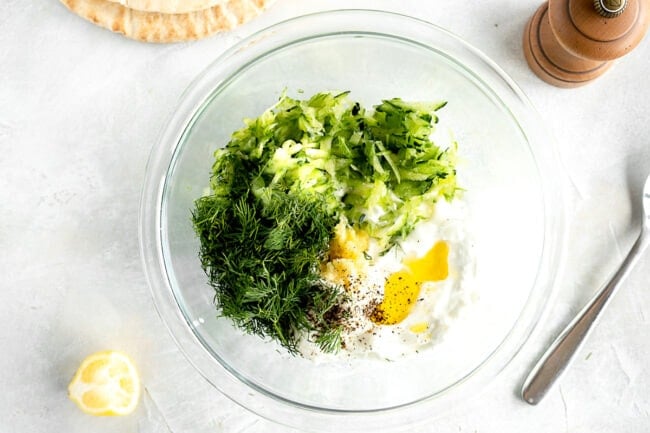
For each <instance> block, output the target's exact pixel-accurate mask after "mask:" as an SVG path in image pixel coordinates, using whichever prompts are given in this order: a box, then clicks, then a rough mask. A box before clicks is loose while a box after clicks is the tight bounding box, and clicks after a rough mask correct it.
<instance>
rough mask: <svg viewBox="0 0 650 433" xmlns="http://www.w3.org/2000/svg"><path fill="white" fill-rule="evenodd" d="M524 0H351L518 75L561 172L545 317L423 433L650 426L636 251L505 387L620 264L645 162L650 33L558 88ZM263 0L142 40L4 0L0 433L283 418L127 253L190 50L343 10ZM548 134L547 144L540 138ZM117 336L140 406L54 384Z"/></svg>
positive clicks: (197, 62)
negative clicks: (550, 373) (268, 409)
mask: <svg viewBox="0 0 650 433" xmlns="http://www.w3.org/2000/svg"><path fill="white" fill-rule="evenodd" d="M538 3H539V2H538V1H537V0H525V1H521V0H503V1H479V0H469V1H465V2H440V1H429V2H424V1H421V0H403V1H400V2H397V1H388V0H358V1H356V2H354V7H367V8H376V9H386V10H391V11H398V12H402V13H405V14H409V15H414V16H418V17H421V18H424V19H426V20H428V21H431V22H433V23H435V24H438V25H440V26H442V27H445V28H447V29H448V30H450V31H452V32H453V33H455V34H457V35H459V36H460V37H461V38H463V39H465V40H466V41H468V42H469V43H470V44H472V45H474V46H476V47H477V48H479V49H480V50H482V51H483V52H484V53H486V54H487V55H488V56H489V57H491V58H492V59H493V60H495V61H496V62H497V63H498V64H499V65H500V66H501V67H502V68H503V69H504V70H505V71H506V72H507V73H508V74H510V75H511V76H512V78H513V79H514V80H515V81H516V82H517V83H518V84H519V85H520V86H521V87H522V89H523V90H524V92H525V93H526V94H527V95H528V96H529V98H530V99H531V101H532V103H533V105H534V106H535V107H536V108H537V109H538V111H539V113H540V115H541V117H542V118H543V119H544V121H545V122H546V124H547V126H548V128H549V129H550V130H551V131H552V132H553V134H554V135H555V137H556V138H557V148H558V153H559V156H560V159H561V161H562V164H563V167H557V170H558V171H560V170H565V171H566V172H567V173H568V179H569V181H568V182H567V185H566V191H565V193H566V195H567V198H568V199H567V206H568V209H567V213H568V216H569V223H568V242H567V247H566V248H567V249H566V257H567V261H566V265H565V268H564V273H563V275H562V278H561V280H560V281H558V285H559V292H558V296H557V297H556V300H555V303H554V305H553V307H552V313H551V314H550V315H549V316H548V317H547V320H546V321H545V322H544V323H543V324H542V326H540V327H538V328H537V330H536V332H535V333H534V335H533V337H532V339H531V340H530V341H529V342H528V343H527V344H526V346H525V347H524V349H523V351H522V352H521V353H520V354H519V355H518V356H517V357H516V358H515V359H514V361H513V362H512V363H511V364H510V365H509V366H508V368H507V369H506V370H505V371H503V372H502V374H501V375H500V376H498V378H497V379H496V380H495V381H494V382H493V383H492V384H491V385H490V386H489V387H488V388H487V389H486V390H485V391H484V392H483V393H481V394H480V395H477V396H476V397H475V398H473V399H470V400H468V401H466V402H464V403H462V404H460V405H458V406H457V407H455V408H454V409H453V410H452V411H450V412H449V413H445V414H439V415H438V416H437V417H436V418H435V420H433V421H432V422H431V424H430V426H428V427H423V428H421V429H419V430H418V431H421V432H434V431H435V432H501V433H507V432H517V433H518V432H521V431H526V432H550V431H553V432H564V431H567V432H568V431H571V432H590V433H594V432H614V431H616V432H647V431H650V430H649V429H650V375H649V374H648V366H649V365H650V295H649V293H650V292H649V290H650V283H649V279H648V275H649V274H650V256H646V257H644V258H642V260H641V263H640V266H639V267H638V268H637V269H636V270H635V272H634V273H633V274H632V275H631V277H630V279H629V280H628V281H627V284H626V285H625V287H624V288H623V289H622V290H621V291H620V292H619V293H618V295H617V296H616V297H615V299H614V300H613V301H612V303H611V305H610V307H609V308H608V310H607V311H606V312H605V314H604V317H603V318H602V321H601V323H600V324H599V326H598V327H597V329H596V330H595V331H594V333H593V334H592V336H591V338H590V339H589V341H588V342H587V344H586V346H585V347H584V350H583V351H582V352H581V353H580V355H579V357H578V358H577V360H576V362H575V364H574V365H573V367H572V368H571V370H570V371H569V372H568V373H567V374H566V376H565V377H564V378H563V380H562V382H561V384H560V386H558V387H556V388H554V389H553V390H552V391H551V392H550V394H549V395H548V396H547V398H546V399H545V400H544V401H543V402H542V403H541V404H539V405H538V406H536V407H531V406H528V405H527V404H525V403H523V402H522V401H521V400H520V399H519V398H518V396H517V392H518V389H519V388H520V386H521V382H522V381H523V378H524V376H525V374H526V372H527V371H528V369H529V368H530V367H531V365H532V363H533V362H534V361H535V359H536V358H537V357H538V356H539V354H540V353H541V352H542V351H543V349H544V348H545V347H546V346H547V345H548V344H549V343H550V342H551V340H552V339H553V338H554V336H555V335H556V334H557V333H558V332H559V330H560V329H561V328H562V327H563V326H564V324H565V323H566V322H567V321H568V320H569V319H570V318H571V317H572V316H573V315H574V314H575V313H576V312H577V311H578V310H579V309H580V308H581V307H582V306H583V305H584V304H585V303H586V301H587V300H588V299H589V298H590V297H591V295H592V294H593V293H594V292H595V290H596V289H598V287H599V286H600V285H601V284H602V283H603V282H604V281H605V280H606V279H607V277H608V276H609V275H610V274H611V272H612V271H613V270H614V269H615V268H616V266H617V265H618V264H619V263H620V262H621V261H622V259H623V257H624V256H625V254H626V253H627V251H628V249H629V248H630V246H631V245H632V242H633V240H634V239H635V237H636V235H637V233H638V230H639V227H640V221H641V218H640V211H641V206H640V201H639V197H640V190H641V187H642V183H643V181H644V179H645V176H646V175H647V174H648V173H649V172H650V121H648V118H649V117H650V106H649V103H650V79H649V78H648V77H650V41H649V40H648V39H649V38H646V40H645V41H644V42H642V43H641V45H640V46H639V47H638V48H637V49H636V50H635V51H633V52H632V53H631V54H629V55H628V56H626V57H625V58H623V59H621V60H619V61H618V62H617V64H616V65H615V66H614V67H613V68H612V69H611V70H610V71H609V72H608V73H607V74H606V76H604V77H603V78H601V79H600V80H598V81H596V82H594V83H593V84H590V85H588V86H586V87H582V88H578V89H573V90H562V89H557V88H554V87H551V86H549V85H547V84H544V83H543V82H541V81H540V80H538V79H537V78H536V77H535V76H534V75H533V73H532V72H531V71H530V70H529V69H528V67H527V65H526V63H525V60H524V58H523V53H522V49H521V37H522V32H523V28H524V25H525V23H526V21H527V19H528V18H529V17H530V16H531V15H532V13H533V12H534V11H535V9H536V7H537V6H538ZM350 4H351V2H349V1H344V0H329V1H325V0H323V1H320V0H313V1H311V0H310V1H301V0H278V2H277V3H276V4H275V5H274V6H273V7H272V8H271V9H270V10H269V11H268V12H267V13H265V14H264V15H263V16H261V17H260V18H259V19H257V20H255V21H254V22H252V23H250V24H248V25H245V26H243V27H242V28H240V29H237V30H236V31H234V32H231V33H228V34H222V35H217V36H215V37H212V38H208V39H205V40H203V41H200V42H196V43H189V44H175V45H147V44H143V43H138V42H134V41H131V40H128V39H126V38H123V37H121V36H118V35H115V34H112V33H111V32H109V31H106V30H103V29H100V28H97V27H95V26H93V25H91V24H90V23H88V22H86V21H83V20H81V19H80V18H78V17H77V16H75V15H73V14H71V13H69V12H68V11H67V10H66V9H65V8H64V7H63V6H62V5H61V4H60V3H59V2H58V1H57V0H3V1H2V2H1V4H0V251H2V253H1V254H0V257H1V258H0V328H1V329H2V330H1V331H0V347H2V351H1V354H0V389H1V390H2V392H1V393H0V432H2V433H4V432H68V433H76V432H113V433H115V432H168V431H169V432H174V433H180V432H189V431H192V432H198V433H203V432H226V433H235V432H246V433H258V432H276V431H277V432H282V431H286V430H285V429H283V428H281V427H279V426H276V425H274V424H271V423H270V422H268V421H265V420H262V419H259V418H257V417H256V416H255V415H253V414H251V413H249V412H247V411H246V410H244V409H242V408H240V407H239V406H237V405H236V404H234V403H232V402H231V401H230V400H228V399H227V398H226V397H224V396H222V395H221V394H220V393H219V392H218V391H216V390H215V389H214V388H212V387H211V386H210V385H209V384H208V383H207V382H206V381H205V380H204V379H202V377H201V376H200V375H199V374H198V373H197V372H196V371H195V370H194V369H193V368H192V367H191V366H190V364H189V363H188V362H187V360H186V359H185V358H184V357H183V355H182V354H181V353H180V352H179V350H178V349H177V347H176V345H175V344H174V342H173V341H172V339H171V337H170V336H169V334H168V333H167V331H166V329H165V327H164V326H163V324H162V322H161V320H160V318H159V317H158V315H157V314H156V311H155V308H154V305H153V302H152V299H151V295H150V292H149V289H148V287H147V282H146V280H145V277H144V272H143V270H142V267H141V261H140V257H139V250H138V209H139V199H140V190H141V187H142V183H143V179H144V174H145V165H146V162H147V157H148V155H149V151H150V149H151V147H152V146H153V144H154V143H155V142H156V139H157V136H158V134H159V132H160V130H161V128H162V127H163V125H164V122H165V120H166V119H167V117H168V116H169V115H170V113H171V112H173V110H174V109H175V107H176V105H177V101H178V99H179V97H180V95H181V93H182V92H183V90H184V89H185V87H186V86H187V85H188V84H189V82H190V81H191V79H192V78H193V77H194V76H196V75H197V74H198V73H199V72H200V71H201V70H202V69H203V68H204V67H205V66H207V65H208V64H209V63H210V62H211V61H212V60H213V59H214V58H215V57H216V56H217V55H219V54H220V53H221V52H223V51H224V50H225V49H226V48H227V47H230V46H232V45H233V44H234V43H236V42H237V41H239V40H241V39H242V38H243V37H245V36H247V35H249V34H251V33H252V32H253V31H255V30H258V29H261V28H263V27H266V26H267V25H270V24H272V23H275V22H278V21H280V20H282V19H284V18H288V17H291V16H295V15H299V14H302V13H306V12H312V11H317V10H324V9H331V8H340V7H349V6H350ZM549 145H551V144H549ZM106 348H119V349H122V350H124V351H126V352H128V353H130V354H131V355H132V356H133V358H134V359H135V360H136V362H137V364H138V366H139V369H140V371H141V374H142V380H143V383H144V385H145V394H144V396H143V400H142V402H141V405H140V407H139V408H138V410H137V412H136V413H135V414H134V415H132V416H129V417H125V418H113V419H105V418H93V417H90V416H88V415H85V414H83V413H81V412H80V411H79V410H78V409H77V408H76V407H75V406H74V404H72V403H71V402H70V401H69V400H68V399H67V397H66V386H67V383H68V381H69V380H70V378H71V377H72V374H73V373H74V371H75V369H76V367H77V366H78V363H79V362H80V361H81V359H83V358H84V357H85V356H86V355H88V354H90V353H92V352H93V351H96V350H101V349H106Z"/></svg>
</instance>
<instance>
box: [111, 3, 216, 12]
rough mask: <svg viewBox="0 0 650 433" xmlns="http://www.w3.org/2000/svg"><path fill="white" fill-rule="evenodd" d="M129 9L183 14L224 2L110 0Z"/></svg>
mask: <svg viewBox="0 0 650 433" xmlns="http://www.w3.org/2000/svg"><path fill="white" fill-rule="evenodd" d="M110 1H112V2H114V3H119V4H121V5H122V6H126V7H127V8H129V9H135V10H138V11H144V12H162V13H164V14H183V13H187V12H194V11H199V10H202V9H207V8H209V7H212V6H216V5H218V4H221V3H224V1H225V0H110Z"/></svg>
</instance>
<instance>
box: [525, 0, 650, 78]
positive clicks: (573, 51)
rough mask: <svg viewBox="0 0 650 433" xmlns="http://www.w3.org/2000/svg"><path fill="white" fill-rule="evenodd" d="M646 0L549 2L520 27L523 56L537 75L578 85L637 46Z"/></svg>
mask: <svg viewBox="0 0 650 433" xmlns="http://www.w3.org/2000/svg"><path fill="white" fill-rule="evenodd" d="M649 3H650V0H548V2H547V3H545V4H543V5H541V6H540V7H539V9H537V11H536V12H535V14H534V15H533V16H532V18H531V19H530V21H528V24H527V26H526V30H525V31H524V40H523V45H524V55H525V57H526V61H527V62H528V65H529V66H530V68H531V69H532V70H533V72H535V74H537V76H538V77H539V78H541V79H542V80H544V81H546V82H547V83H550V84H553V85H554V86H558V87H578V86H582V85H584V84H587V83H589V82H590V81H592V80H594V79H596V78H598V77H600V76H601V75H602V74H603V73H605V71H607V70H608V69H609V68H610V67H611V66H612V64H613V60H614V59H617V58H619V57H621V56H623V55H625V54H627V53H628V52H630V51H631V50H632V49H633V48H634V47H636V46H637V45H638V44H639V42H641V40H642V39H643V36H644V35H645V33H646V32H647V31H648V26H649V25H650V4H649Z"/></svg>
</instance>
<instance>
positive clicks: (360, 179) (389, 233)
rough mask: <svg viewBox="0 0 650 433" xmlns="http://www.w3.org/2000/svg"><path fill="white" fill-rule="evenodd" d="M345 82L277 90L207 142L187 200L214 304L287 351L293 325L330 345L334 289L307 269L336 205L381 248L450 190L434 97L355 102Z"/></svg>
mask: <svg viewBox="0 0 650 433" xmlns="http://www.w3.org/2000/svg"><path fill="white" fill-rule="evenodd" d="M348 93H349V92H344V93H339V94H334V93H318V94H316V95H314V96H312V97H311V98H309V99H307V100H297V99H293V98H290V97H289V96H287V95H286V94H283V95H282V96H281V98H280V100H279V101H278V103H277V104H275V105H274V106H272V107H271V108H269V109H268V110H266V111H265V112H264V113H263V114H262V115H261V116H259V117H258V118H256V119H247V120H245V127H244V128H242V129H240V130H238V131H236V132H234V133H233V134H232V138H231V140H230V142H229V143H228V144H227V145H226V146H225V147H224V148H222V149H219V150H217V151H216V152H215V163H214V165H213V172H212V176H211V181H210V187H211V188H210V194H209V195H206V196H205V197H202V198H200V199H199V200H197V202H196V208H195V209H194V211H193V222H194V226H195V229H196V232H197V235H198V236H199V239H200V241H201V252H200V256H201V260H202V264H203V267H204V269H205V270H206V272H207V274H208V276H209V277H210V283H211V284H212V286H213V287H214V288H215V291H216V297H215V299H216V303H217V306H218V307H219V308H220V309H221V311H222V314H223V315H224V316H227V317H230V318H232V319H233V320H234V321H235V323H236V324H237V325H239V326H240V327H242V328H243V329H245V330H247V331H249V332H252V333H256V334H259V335H261V336H270V337H272V338H275V339H276V340H278V341H279V342H280V343H281V344H282V345H283V346H285V347H287V348H288V349H289V350H290V351H292V352H295V350H296V343H297V339H298V337H299V335H300V334H301V333H302V332H303V331H309V332H312V333H313V331H315V334H316V335H318V338H317V341H316V342H317V343H318V344H320V345H321V347H322V348H323V349H324V350H328V351H333V350H336V349H337V348H338V346H339V345H340V340H339V338H338V336H337V335H338V334H337V332H338V331H339V329H338V328H337V320H336V319H337V318H336V310H337V308H336V306H337V303H338V302H339V301H340V298H341V297H342V296H344V295H343V294H342V293H341V290H340V289H339V288H336V287H328V286H326V285H325V284H324V283H323V282H322V281H321V280H320V279H319V276H318V269H319V264H320V262H321V261H322V260H324V259H325V258H326V254H327V246H328V240H329V237H330V236H331V235H332V232H333V228H334V226H335V225H336V224H337V222H338V221H339V220H340V219H341V218H342V217H345V218H346V219H347V221H348V222H349V224H350V225H352V226H353V227H355V228H358V229H361V230H364V231H366V232H367V233H368V234H369V235H370V236H371V237H372V238H373V239H374V240H375V242H377V244H378V245H379V249H380V250H381V251H387V250H388V249H389V248H390V247H391V246H393V245H394V244H395V243H396V242H399V240H400V239H403V238H404V237H405V236H407V235H408V234H409V233H410V232H411V231H412V230H413V228H414V227H415V225H416V224H417V222H418V221H420V220H422V219H428V218H431V216H432V215H433V212H434V207H435V203H436V201H438V200H439V199H441V198H443V199H447V200H451V199H452V198H453V197H454V196H455V194H456V193H457V191H458V187H457V184H456V171H455V164H456V144H455V143H453V144H452V145H451V146H450V147H447V148H440V147H439V146H437V145H436V144H435V143H433V142H432V141H431V138H430V137H431V135H432V133H433V129H434V127H435V124H436V123H437V121H438V117H437V115H436V112H437V111H438V110H439V109H440V108H442V107H444V105H445V102H440V103H409V102H404V101H402V100H401V99H397V98H395V99H390V100H384V101H383V102H382V103H381V104H379V105H377V106H375V107H374V109H371V110H366V109H365V108H363V107H362V106H361V105H360V104H359V103H353V102H352V101H350V99H349V97H348Z"/></svg>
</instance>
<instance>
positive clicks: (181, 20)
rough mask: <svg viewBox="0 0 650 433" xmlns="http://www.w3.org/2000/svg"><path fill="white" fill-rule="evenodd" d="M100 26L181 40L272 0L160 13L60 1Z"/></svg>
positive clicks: (228, 0)
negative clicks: (175, 12)
mask: <svg viewBox="0 0 650 433" xmlns="http://www.w3.org/2000/svg"><path fill="white" fill-rule="evenodd" d="M61 2H62V3H63V4H64V5H66V6H67V7H68V9H70V10H71V11H72V12H74V13H76V14H77V15H79V16H81V17H83V18H85V19H87V20H88V21H91V22H93V23H95V24H97V25H99V26H101V27H104V28H106V29H109V30H112V31H114V32H117V33H122V34H123V35H124V36H126V37H129V38H132V39H137V40H140V41H144V42H158V43H168V42H182V41H189V40H195V39H200V38H204V37H206V36H209V35H212V34H214V33H217V32H220V31H224V30H231V29H233V28H235V27H237V26H238V25H241V24H243V23H245V22H247V21H249V20H251V19H253V18H255V17H256V16H257V15H259V14H260V13H261V12H262V11H263V9H264V8H265V7H266V6H268V5H270V4H271V3H272V2H273V0H225V1H223V2H222V3H221V4H217V5H216V6H212V7H210V8H207V9H203V10H200V11H195V12H188V13H182V14H164V13H160V12H143V11H138V10H134V9H129V8H127V7H125V6H122V5H121V4H119V3H117V2H113V1H109V0H61Z"/></svg>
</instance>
